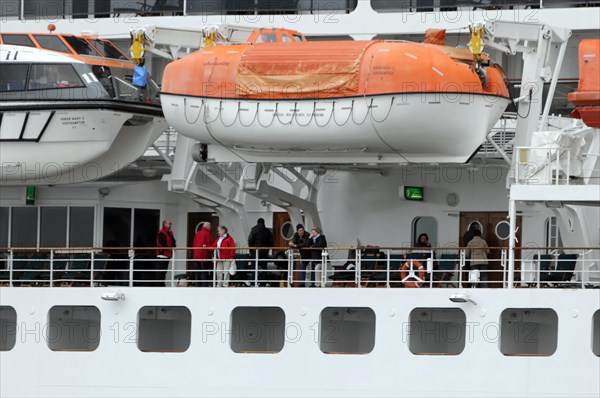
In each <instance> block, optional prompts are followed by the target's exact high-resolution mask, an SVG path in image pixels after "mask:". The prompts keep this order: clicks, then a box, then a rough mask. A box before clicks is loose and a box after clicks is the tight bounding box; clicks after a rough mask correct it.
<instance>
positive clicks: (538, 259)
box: [536, 250, 542, 289]
mask: <svg viewBox="0 0 600 398" xmlns="http://www.w3.org/2000/svg"><path fill="white" fill-rule="evenodd" d="M541 264H542V254H541V253H540V251H539V250H538V254H537V271H536V274H537V278H536V279H537V286H536V287H537V288H538V289H539V288H540V285H541V284H542V281H541V278H542V273H541V270H540V268H541Z"/></svg>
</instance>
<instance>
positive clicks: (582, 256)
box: [581, 250, 586, 289]
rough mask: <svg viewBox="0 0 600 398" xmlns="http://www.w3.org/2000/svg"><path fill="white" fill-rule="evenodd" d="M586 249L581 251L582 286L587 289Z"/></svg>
mask: <svg viewBox="0 0 600 398" xmlns="http://www.w3.org/2000/svg"><path fill="white" fill-rule="evenodd" d="M585 267H586V264H585V250H582V251H581V288H582V289H585Z"/></svg>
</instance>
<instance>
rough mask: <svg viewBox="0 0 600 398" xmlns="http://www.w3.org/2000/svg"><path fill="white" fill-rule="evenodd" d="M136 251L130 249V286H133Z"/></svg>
mask: <svg viewBox="0 0 600 398" xmlns="http://www.w3.org/2000/svg"><path fill="white" fill-rule="evenodd" d="M134 255H135V254H134V251H133V250H129V287H132V286H133V257H134Z"/></svg>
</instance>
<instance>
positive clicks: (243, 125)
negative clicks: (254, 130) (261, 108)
mask: <svg viewBox="0 0 600 398" xmlns="http://www.w3.org/2000/svg"><path fill="white" fill-rule="evenodd" d="M258 105H259V103H256V112H254V118H253V119H252V121H251V122H250V124H244V123H242V117H241V116H240V125H241V126H242V127H250V126H252V125H253V124H254V122H256V118H257V117H258ZM238 111H239V112H242V109H241V108H240V109H239V110H238Z"/></svg>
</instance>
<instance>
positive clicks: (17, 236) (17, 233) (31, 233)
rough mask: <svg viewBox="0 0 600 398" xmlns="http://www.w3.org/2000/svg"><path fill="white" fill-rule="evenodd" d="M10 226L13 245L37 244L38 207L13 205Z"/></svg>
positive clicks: (27, 245) (32, 245)
mask: <svg viewBox="0 0 600 398" xmlns="http://www.w3.org/2000/svg"><path fill="white" fill-rule="evenodd" d="M10 226H11V233H10V237H11V239H10V243H11V247H36V246H37V230H38V208H37V207H13V208H12V222H11V223H10Z"/></svg>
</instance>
